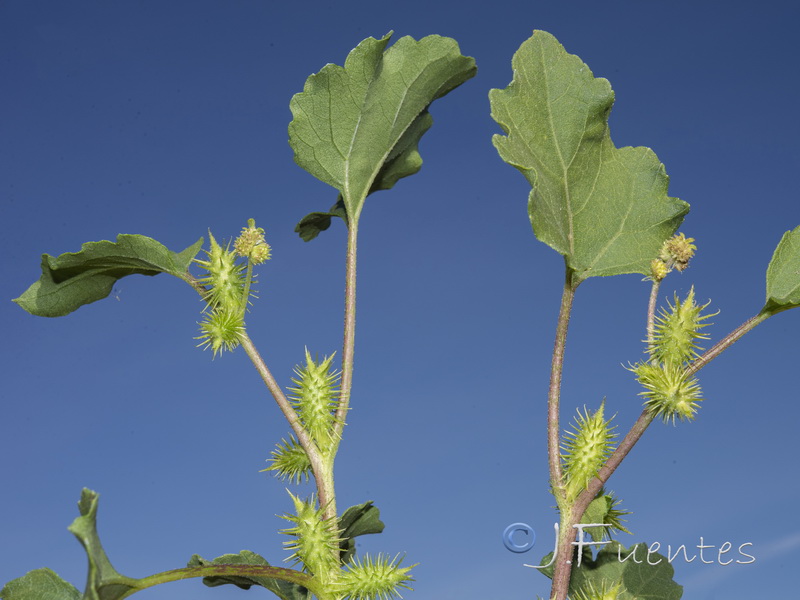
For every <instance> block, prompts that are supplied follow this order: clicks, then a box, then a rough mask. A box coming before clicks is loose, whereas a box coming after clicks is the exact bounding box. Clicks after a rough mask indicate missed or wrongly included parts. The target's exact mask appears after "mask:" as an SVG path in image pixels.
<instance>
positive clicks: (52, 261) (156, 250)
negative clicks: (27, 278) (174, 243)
mask: <svg viewBox="0 0 800 600" xmlns="http://www.w3.org/2000/svg"><path fill="white" fill-rule="evenodd" d="M202 245H203V238H200V239H199V240H198V241H197V242H195V243H194V244H192V245H191V246H189V247H188V248H187V249H186V250H184V251H183V252H172V251H170V250H168V249H167V248H166V247H165V246H163V245H162V244H160V243H159V242H157V241H156V240H154V239H152V238H149V237H146V236H143V235H132V234H124V233H121V234H119V235H118V236H117V241H116V242H110V241H108V240H102V241H99V242H87V243H85V244H83V246H82V247H81V250H80V252H67V253H65V254H61V255H60V256H58V257H53V256H50V255H49V254H43V255H42V275H41V277H39V280H38V281H36V282H34V283H33V284H32V285H31V286H30V287H29V288H28V289H27V290H25V292H24V293H23V294H22V295H21V296H20V297H19V298H16V299H15V300H14V302H16V303H17V304H19V305H20V306H21V307H22V308H23V309H25V310H26V311H28V312H29V313H31V314H32V315H36V316H39V317H63V316H64V315H68V314H69V313H71V312H72V311H74V310H77V309H78V308H80V307H81V306H83V305H84V304H90V303H92V302H96V301H97V300H102V299H103V298H105V297H107V296H108V295H109V294H110V293H111V290H112V289H113V287H114V284H115V283H116V282H117V280H118V279H121V278H123V277H127V276H128V275H134V274H139V275H149V276H153V275H158V274H159V273H169V274H170V275H174V276H175V277H178V278H180V279H184V280H188V279H187V278H188V271H189V264H190V263H191V262H192V259H193V258H194V257H195V256H196V255H197V253H198V252H199V251H200V247H201V246H202Z"/></svg>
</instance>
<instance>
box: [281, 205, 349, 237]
mask: <svg viewBox="0 0 800 600" xmlns="http://www.w3.org/2000/svg"><path fill="white" fill-rule="evenodd" d="M331 217H339V218H340V219H342V220H343V221H344V222H345V223H347V211H346V210H345V208H344V201H343V200H342V196H341V194H340V195H339V198H338V199H337V200H336V204H334V205H333V206H331V208H330V210H329V211H328V212H313V213H310V214H307V215H306V216H305V217H303V218H302V219H300V222H299V223H298V224H297V226H296V227H295V228H294V231H295V233H299V234H300V237H301V238H302V240H303V241H304V242H310V241H311V240H313V239H314V238H315V237H317V236H318V235H319V234H320V232H322V231H325V230H326V229H328V227H330V226H331Z"/></svg>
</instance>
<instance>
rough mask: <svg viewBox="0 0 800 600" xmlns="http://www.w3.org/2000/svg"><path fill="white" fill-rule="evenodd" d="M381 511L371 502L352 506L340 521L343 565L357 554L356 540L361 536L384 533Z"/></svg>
mask: <svg viewBox="0 0 800 600" xmlns="http://www.w3.org/2000/svg"><path fill="white" fill-rule="evenodd" d="M380 515H381V511H380V510H379V509H378V507H377V506H374V505H373V503H372V502H371V501H369V502H364V504H358V505H356V506H351V507H350V508H348V509H347V510H346V511H344V513H343V514H342V516H341V518H340V519H339V529H341V531H342V533H341V534H340V539H341V542H340V543H339V550H340V558H341V560H342V564H347V563H349V562H350V561H351V560H352V559H353V556H354V555H355V552H356V540H355V538H356V537H358V536H360V535H367V534H371V533H382V532H383V528H384V523H383V521H381V519H380Z"/></svg>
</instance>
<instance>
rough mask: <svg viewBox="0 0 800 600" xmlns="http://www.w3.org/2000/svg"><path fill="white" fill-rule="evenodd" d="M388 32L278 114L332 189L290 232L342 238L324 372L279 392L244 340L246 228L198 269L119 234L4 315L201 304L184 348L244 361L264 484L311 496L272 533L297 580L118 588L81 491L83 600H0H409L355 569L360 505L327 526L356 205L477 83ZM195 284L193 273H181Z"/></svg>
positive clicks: (340, 415) (308, 370) (402, 164)
mask: <svg viewBox="0 0 800 600" xmlns="http://www.w3.org/2000/svg"><path fill="white" fill-rule="evenodd" d="M390 38H391V33H390V34H387V35H385V36H384V37H383V38H381V39H374V38H367V39H366V40H364V41H363V42H361V43H360V44H359V45H358V46H357V47H356V48H355V49H353V51H352V52H350V54H349V55H348V57H347V59H346V61H345V63H344V66H343V67H341V66H337V65H334V64H328V65H326V66H325V67H324V68H323V69H322V70H321V71H320V72H318V73H316V74H314V75H311V76H310V77H309V78H308V80H307V81H306V84H305V87H304V89H303V91H302V92H300V93H298V94H296V95H295V96H294V97H293V98H292V100H291V103H290V108H291V110H292V114H293V117H294V118H293V120H292V122H291V123H290V125H289V143H290V146H291V147H292V149H293V150H294V157H295V161H296V162H297V164H298V165H300V166H301V167H303V168H304V169H306V170H307V171H308V172H310V173H311V174H312V175H314V176H316V177H317V178H319V179H321V180H322V181H324V182H326V183H328V184H330V185H331V186H332V187H334V188H335V189H336V190H337V194H338V195H337V199H336V201H335V203H334V204H333V206H332V207H331V209H330V210H329V211H328V212H314V213H311V214H309V215H307V216H306V217H305V218H303V219H302V220H301V221H300V222H299V224H298V225H297V228H296V230H295V231H296V232H297V233H299V234H300V236H301V238H302V239H303V240H305V241H309V240H311V239H313V238H315V237H316V236H317V235H318V234H319V233H320V232H322V231H324V230H326V229H328V228H329V227H330V225H331V221H332V217H338V218H340V219H342V221H343V222H344V224H345V226H346V229H347V250H346V255H345V265H346V269H345V303H344V304H345V306H344V315H345V318H344V336H343V338H344V340H343V346H342V351H341V353H340V354H339V357H340V360H341V363H340V365H341V366H340V370H337V369H336V368H335V367H334V365H333V360H334V355H333V354H331V355H329V356H327V357H325V358H323V359H321V360H318V359H316V358H312V354H311V352H310V351H309V350H308V349H306V351H305V365H304V366H298V367H296V369H295V373H296V375H297V377H296V378H294V379H293V380H292V382H293V387H289V388H288V389H287V392H288V394H287V393H286V392H284V390H283V389H282V388H281V386H280V385H279V384H278V382H277V381H276V380H275V378H274V377H273V375H272V373H271V371H270V370H269V368H268V367H267V365H266V363H265V362H264V360H263V358H262V356H261V354H260V353H259V351H258V350H257V348H256V346H255V344H254V342H253V340H252V339H251V338H250V334H249V331H248V329H247V323H246V321H247V314H248V311H249V310H250V308H251V306H252V305H253V299H254V298H255V295H254V293H253V288H252V285H253V283H254V273H253V267H254V266H256V265H261V264H263V263H264V262H265V261H266V260H267V259H269V258H270V257H271V254H272V249H271V247H270V245H269V244H268V243H267V241H266V239H265V232H264V230H263V229H262V228H260V227H257V226H256V223H255V221H254V220H253V219H250V220H249V221H248V223H247V226H245V227H244V228H243V229H242V231H241V233H240V235H239V236H238V237H237V238H236V239H235V240H234V241H233V242H230V241H227V242H225V241H223V242H218V241H217V239H216V238H215V237H214V236H213V235H212V234H211V232H209V241H210V246H209V248H208V249H207V250H206V251H205V256H200V257H198V254H199V253H200V250H201V247H202V246H203V239H202V238H201V239H200V240H198V241H197V242H196V243H195V244H193V245H192V246H190V247H188V248H187V249H186V250H184V251H182V252H177V253H176V252H172V251H170V250H168V249H167V248H166V247H164V246H163V245H162V244H160V243H159V242H157V241H155V240H153V239H151V238H148V237H145V236H142V235H129V234H120V235H119V236H117V240H116V242H111V241H100V242H89V243H86V244H84V245H83V247H82V248H81V250H80V252H76V253H66V254H62V255H60V256H57V257H52V256H49V255H47V254H45V255H44V256H43V260H42V274H41V277H40V278H39V280H38V281H36V282H35V283H34V284H32V285H31V286H30V287H29V288H28V290H26V291H25V292H24V293H23V294H22V295H21V296H20V297H19V298H17V299H16V300H15V302H16V303H17V304H18V305H19V306H21V307H22V308H23V309H25V310H26V311H28V312H29V313H31V314H34V315H38V316H46V317H58V316H64V315H67V314H69V313H71V312H72V311H74V310H76V309H78V308H80V307H81V306H83V305H85V304H89V303H92V302H95V301H97V300H101V299H103V298H105V297H107V296H108V295H109V294H110V293H111V291H112V288H113V286H114V283H115V282H116V281H117V280H118V279H120V278H121V277H126V276H128V275H133V274H141V275H148V276H153V275H157V274H159V273H169V274H171V275H174V276H175V277H177V278H179V279H181V280H182V281H184V282H186V283H187V284H189V285H191V286H192V287H193V288H194V289H195V290H196V291H197V292H198V294H199V295H200V297H201V298H202V299H203V301H204V303H205V308H204V309H203V313H202V321H201V322H200V324H199V325H200V334H199V335H198V336H197V338H196V340H197V342H198V343H197V345H198V346H200V347H202V348H204V349H210V350H211V351H212V352H211V354H212V357H213V358H217V357H219V356H220V355H221V354H223V353H225V352H232V351H235V350H236V349H237V348H239V347H241V348H242V349H243V350H244V351H245V353H246V354H247V355H248V357H249V358H250V360H251V361H252V363H253V365H254V367H255V369H256V371H257V372H258V374H259V376H260V377H261V379H262V380H263V382H264V384H265V385H266V387H267V389H268V390H269V392H270V393H271V395H272V396H273V398H274V399H275V401H276V403H277V404H278V407H279V408H280V410H281V412H282V413H283V415H284V416H285V418H286V420H287V421H288V423H289V426H290V429H291V433H290V434H289V436H288V439H287V438H284V439H282V440H281V441H280V442H279V443H278V444H277V446H276V449H275V450H273V451H272V456H271V459H269V461H268V462H269V467H268V468H267V469H265V470H266V471H269V472H272V473H274V474H275V475H277V476H278V477H280V478H282V479H284V480H287V481H288V482H290V483H300V482H301V481H303V480H307V479H313V481H314V484H315V486H316V493H314V494H312V495H311V496H310V497H308V498H300V497H299V496H297V495H294V494H292V493H291V492H289V496H290V500H291V503H292V509H293V512H292V513H287V514H286V515H284V519H286V520H287V521H288V522H289V526H288V527H286V528H284V529H283V530H282V532H283V533H284V534H286V535H287V536H288V537H289V538H290V540H289V541H288V542H286V544H285V545H286V549H287V550H289V551H290V552H291V556H290V557H289V559H288V560H291V561H293V562H294V565H293V566H294V567H295V568H283V567H275V566H272V565H270V564H269V563H268V562H267V561H266V559H264V558H263V557H262V556H260V555H259V554H256V553H255V552H251V551H248V550H244V551H242V552H240V553H238V554H225V555H222V556H219V557H218V558H216V559H214V560H205V559H203V558H202V557H200V556H198V555H194V556H192V557H191V559H190V560H189V562H188V565H187V566H186V567H184V568H178V569H173V570H169V571H164V572H161V573H157V574H155V575H151V576H149V577H144V578H140V579H136V578H131V577H126V576H123V575H121V574H120V573H119V572H118V571H116V569H114V567H113V566H112V565H111V562H110V560H109V559H108V557H107V556H106V554H105V551H104V550H103V548H102V545H101V543H100V539H99V536H98V534H97V527H96V513H97V504H98V494H97V493H95V492H93V491H91V490H87V489H85V490H84V491H83V493H82V495H81V499H80V502H79V505H78V506H79V512H80V516H79V517H78V518H77V519H75V521H74V522H73V524H72V525H71V526H70V528H69V530H70V531H71V532H72V533H73V534H74V535H75V536H76V537H77V538H78V540H79V541H80V542H81V544H82V545H83V546H84V548H85V550H86V553H87V556H88V559H89V576H88V578H87V583H86V588H85V591H84V593H83V594H81V593H80V592H79V591H78V590H77V589H76V588H75V587H74V586H72V585H71V584H70V583H67V582H66V581H64V580H62V579H61V578H60V577H59V576H58V575H56V574H55V573H54V572H53V571H51V570H49V569H38V570H35V571H31V572H30V573H28V574H27V575H24V576H22V577H20V578H18V579H15V580H13V581H11V582H9V583H7V584H6V585H5V586H4V587H3V588H2V591H0V598H2V599H3V600H51V599H52V600H77V599H78V598H81V597H83V598H86V599H90V598H91V599H98V600H99V599H102V600H121V599H123V598H127V597H129V596H131V595H132V594H134V593H136V592H137V591H140V590H142V589H146V588H149V587H152V586H154V585H157V584H161V583H166V582H170V581H177V580H182V579H187V578H191V577H202V578H203V581H204V583H205V584H206V585H209V586H212V587H214V586H218V585H224V584H229V585H236V586H238V587H241V588H245V589H247V588H250V587H252V586H261V587H264V588H266V589H268V590H270V591H271V592H273V593H274V594H276V595H277V596H278V597H280V598H282V599H283V600H309V599H310V598H312V597H316V598H318V599H319V600H342V599H345V598H350V599H352V600H388V599H391V598H395V597H399V596H400V591H401V590H404V589H410V585H409V584H410V582H411V581H413V578H412V575H411V569H412V568H413V567H414V565H407V566H406V565H403V559H402V558H401V557H400V555H399V554H396V555H389V554H383V553H380V554H377V555H376V556H369V555H365V556H363V557H358V556H356V553H355V538H356V537H358V536H361V535H366V534H372V533H380V532H381V531H382V530H383V527H384V525H383V523H382V522H381V521H380V519H379V511H378V509H377V508H376V507H375V506H374V505H373V503H372V502H371V501H367V502H364V503H362V504H359V505H356V506H352V507H350V508H348V509H346V510H344V511H341V512H340V511H339V509H338V507H337V502H336V492H335V487H334V459H335V457H336V454H337V450H338V449H339V446H340V443H341V441H342V433H343V429H344V427H345V424H346V416H347V414H348V411H349V410H350V396H351V388H352V383H353V361H354V342H355V324H356V317H355V309H356V304H355V301H356V257H357V240H358V225H359V218H360V215H361V211H362V209H363V206H364V203H365V200H366V198H367V196H368V195H370V194H371V193H373V192H376V191H379V190H388V189H390V188H392V187H393V186H394V184H395V183H397V181H398V180H400V179H402V178H404V177H407V176H409V175H413V174H414V173H416V172H417V171H418V170H419V169H420V167H421V165H422V159H421V157H420V154H419V152H418V149H417V146H418V143H419V140H420V138H421V137H422V135H423V134H424V133H425V132H426V131H427V130H428V129H429V128H430V127H431V125H432V119H431V116H430V113H429V112H428V108H429V106H430V104H431V103H432V102H433V101H434V100H436V99H437V98H440V97H442V96H444V95H446V94H447V93H449V92H450V91H452V90H453V89H455V88H456V87H458V86H459V85H461V84H462V83H464V82H465V81H466V80H468V79H470V78H471V77H473V76H474V75H475V72H476V67H475V61H474V60H473V59H472V58H469V57H465V56H462V55H461V53H460V50H459V48H458V45H457V43H456V42H455V41H454V40H452V39H450V38H445V37H441V36H435V35H432V36H428V37H425V38H423V39H421V40H414V39H412V38H410V37H403V38H401V39H399V40H398V41H397V42H396V43H395V44H394V45H392V46H391V47H387V46H388V43H389V40H390ZM191 268H194V269H199V270H201V271H202V273H201V274H195V273H193V272H192V271H191V270H190V269H191Z"/></svg>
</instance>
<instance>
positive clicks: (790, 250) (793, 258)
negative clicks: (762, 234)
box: [763, 226, 800, 313]
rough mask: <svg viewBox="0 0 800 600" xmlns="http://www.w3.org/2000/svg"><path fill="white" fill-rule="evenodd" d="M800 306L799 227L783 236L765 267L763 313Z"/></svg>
mask: <svg viewBox="0 0 800 600" xmlns="http://www.w3.org/2000/svg"><path fill="white" fill-rule="evenodd" d="M795 306H800V226H797V227H795V228H794V230H792V231H787V232H786V233H784V234H783V237H782V238H781V241H780V242H779V243H778V247H777V248H775V253H774V254H773V255H772V260H771V261H770V262H769V267H767V303H766V304H765V305H764V309H763V310H764V311H767V312H770V313H776V312H780V311H782V310H787V309H789V308H794V307H795Z"/></svg>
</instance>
